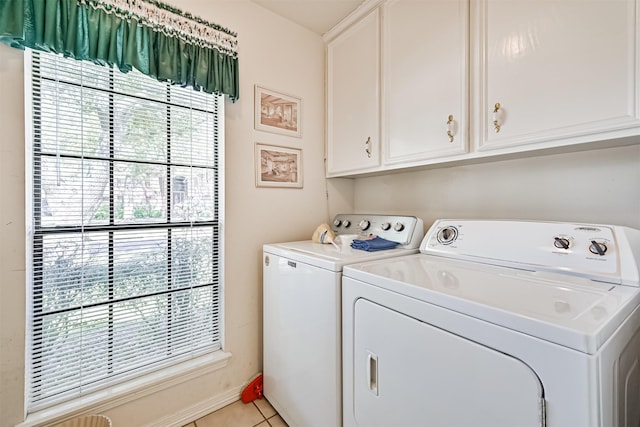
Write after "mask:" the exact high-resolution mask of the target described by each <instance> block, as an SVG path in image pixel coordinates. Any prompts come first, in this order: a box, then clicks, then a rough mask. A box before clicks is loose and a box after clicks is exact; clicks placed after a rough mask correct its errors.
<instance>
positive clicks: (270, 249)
mask: <svg viewBox="0 0 640 427" xmlns="http://www.w3.org/2000/svg"><path fill="white" fill-rule="evenodd" d="M350 243H351V240H344V241H342V242H340V244H339V245H338V248H336V247H335V246H333V245H327V244H322V243H314V242H312V241H311V240H304V241H300V242H289V243H276V244H268V245H264V247H263V250H264V252H266V253H270V254H273V255H279V256H281V257H284V258H290V259H292V260H295V261H298V262H303V263H306V264H309V265H313V266H316V267H320V268H324V269H325V270H330V271H342V268H343V267H344V266H345V265H347V264H354V263H360V262H365V261H370V260H376V259H383V258H390V257H396V256H401V255H409V254H414V253H417V252H418V248H417V247H416V248H413V249H408V248H402V247H400V248H396V249H388V250H383V251H376V252H366V251H362V250H358V249H353V248H351V246H350Z"/></svg>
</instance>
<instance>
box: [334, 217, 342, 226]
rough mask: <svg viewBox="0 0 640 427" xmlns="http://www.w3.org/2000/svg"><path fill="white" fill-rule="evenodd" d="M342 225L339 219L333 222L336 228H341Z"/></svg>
mask: <svg viewBox="0 0 640 427" xmlns="http://www.w3.org/2000/svg"><path fill="white" fill-rule="evenodd" d="M340 224H342V221H340V220H339V219H338V218H336V219H334V220H333V225H335V226H336V227H340Z"/></svg>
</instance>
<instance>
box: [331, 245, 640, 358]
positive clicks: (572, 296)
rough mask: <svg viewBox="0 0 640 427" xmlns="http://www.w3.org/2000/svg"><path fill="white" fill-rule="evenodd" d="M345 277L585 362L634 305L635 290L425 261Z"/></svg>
mask: <svg viewBox="0 0 640 427" xmlns="http://www.w3.org/2000/svg"><path fill="white" fill-rule="evenodd" d="M344 276H345V277H351V278H354V279H357V280H360V281H362V282H365V283H369V284H372V285H374V286H378V287H381V288H384V289H388V290H390V291H393V292H398V293H401V294H404V295H407V296H409V297H411V298H415V299H419V300H422V301H425V302H428V303H431V304H435V305H438V306H441V307H443V308H447V309H450V310H454V311H457V312H459V313H462V314H465V315H468V316H471V317H473V318H476V319H481V320H484V321H487V322H491V323H494V324H497V325H500V326H503V327H505V328H508V329H512V330H515V331H519V332H522V333H525V334H527V335H531V336H534V337H537V338H540V339H543V340H546V341H550V342H554V343H556V344H560V345H563V346H566V347H570V348H573V349H575V350H578V351H581V352H583V353H588V354H595V353H596V352H597V350H598V348H600V346H601V345H602V344H603V343H604V342H605V341H606V340H607V339H608V338H609V336H611V334H612V333H613V332H614V331H615V330H616V328H617V327H618V326H619V325H620V324H621V323H622V322H623V320H624V319H625V318H626V317H627V316H628V315H629V314H631V312H632V311H633V309H634V308H635V307H636V306H638V304H639V303H640V290H638V288H634V287H628V286H619V285H612V284H609V283H601V282H594V281H592V280H588V279H584V278H580V277H572V276H567V275H563V274H558V273H550V272H533V271H525V270H516V269H512V268H505V267H498V266H491V265H484V264H479V263H474V262H469V261H458V260H451V259H446V258H441V257H435V256H429V255H424V254H417V255H410V256H405V257H400V258H393V259H389V260H383V261H378V262H375V263H374V262H369V263H363V264H357V265H350V266H347V267H345V270H344Z"/></svg>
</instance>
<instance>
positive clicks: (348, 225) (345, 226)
mask: <svg viewBox="0 0 640 427" xmlns="http://www.w3.org/2000/svg"><path fill="white" fill-rule="evenodd" d="M342 225H344V228H349V227H351V221H349V220H348V219H345V220H344V221H342Z"/></svg>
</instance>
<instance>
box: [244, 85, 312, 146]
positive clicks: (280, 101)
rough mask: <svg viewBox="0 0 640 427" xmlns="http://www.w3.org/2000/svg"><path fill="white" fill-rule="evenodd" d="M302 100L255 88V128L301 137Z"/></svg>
mask: <svg viewBox="0 0 640 427" xmlns="http://www.w3.org/2000/svg"><path fill="white" fill-rule="evenodd" d="M301 108H302V100H301V99H300V98H296V97H295V96H291V95H286V94H284V93H280V92H276V91H274V90H270V89H266V88H263V87H260V86H258V85H256V86H255V119H254V123H255V128H256V130H263V131H266V132H273V133H279V134H282V135H289V136H296V137H298V138H299V137H300V136H301V135H302V132H301V129H300V122H301V113H302V112H301Z"/></svg>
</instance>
